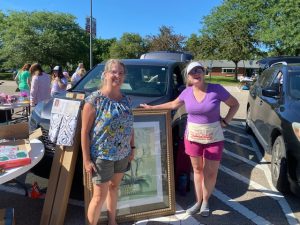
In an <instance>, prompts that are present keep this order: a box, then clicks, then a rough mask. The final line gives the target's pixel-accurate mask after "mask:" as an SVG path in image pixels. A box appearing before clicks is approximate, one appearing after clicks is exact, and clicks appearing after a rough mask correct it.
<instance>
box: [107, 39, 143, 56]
mask: <svg viewBox="0 0 300 225" xmlns="http://www.w3.org/2000/svg"><path fill="white" fill-rule="evenodd" d="M147 49H148V48H147V46H146V43H145V41H144V40H143V38H142V37H141V36H140V35H139V34H134V33H124V34H123V35H122V37H121V38H120V40H118V41H116V42H114V43H113V44H112V45H111V47H110V57H111V58H123V59H126V58H127V59H129V58H133V59H134V58H139V57H140V56H141V55H142V54H143V53H145V52H146V51H147Z"/></svg>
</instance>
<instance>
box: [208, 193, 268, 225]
mask: <svg viewBox="0 0 300 225" xmlns="http://www.w3.org/2000/svg"><path fill="white" fill-rule="evenodd" d="M213 195H214V196H215V197H217V198H218V199H219V200H221V201H222V202H224V203H225V204H226V205H228V206H230V207H231V208H233V209H234V210H235V211H237V212H238V213H240V214H242V215H243V216H245V217H246V218H248V219H250V220H251V221H252V222H253V223H255V224H257V225H268V224H272V223H270V222H269V221H268V220H266V219H264V218H263V217H261V216H258V215H257V214H256V213H254V212H253V211H251V210H249V209H248V208H247V207H245V206H243V205H242V204H240V203H238V202H236V201H235V200H234V199H231V198H230V197H228V196H227V195H225V194H224V193H222V192H221V191H219V190H218V189H217V188H215V190H214V192H213Z"/></svg>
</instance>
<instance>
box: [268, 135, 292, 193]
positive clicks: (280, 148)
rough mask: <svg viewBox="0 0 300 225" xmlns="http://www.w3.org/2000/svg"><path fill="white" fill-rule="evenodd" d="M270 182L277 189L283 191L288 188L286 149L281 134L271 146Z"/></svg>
mask: <svg viewBox="0 0 300 225" xmlns="http://www.w3.org/2000/svg"><path fill="white" fill-rule="evenodd" d="M271 174H272V183H273V185H274V186H275V187H276V188H277V190H278V191H280V192H282V193H285V192H287V191H288V190H289V183H288V179H287V161H286V150H285V144H284V140H283V137H282V136H278V137H277V138H276V140H275V142H274V144H273V146H272V160H271Z"/></svg>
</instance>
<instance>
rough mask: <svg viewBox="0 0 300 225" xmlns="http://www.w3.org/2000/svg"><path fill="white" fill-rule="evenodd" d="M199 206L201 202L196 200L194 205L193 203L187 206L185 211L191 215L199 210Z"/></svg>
mask: <svg viewBox="0 0 300 225" xmlns="http://www.w3.org/2000/svg"><path fill="white" fill-rule="evenodd" d="M200 207H201V202H197V203H196V204H195V205H193V206H192V207H191V208H188V209H187V210H186V211H185V213H186V214H188V215H193V214H195V213H197V212H199V209H200Z"/></svg>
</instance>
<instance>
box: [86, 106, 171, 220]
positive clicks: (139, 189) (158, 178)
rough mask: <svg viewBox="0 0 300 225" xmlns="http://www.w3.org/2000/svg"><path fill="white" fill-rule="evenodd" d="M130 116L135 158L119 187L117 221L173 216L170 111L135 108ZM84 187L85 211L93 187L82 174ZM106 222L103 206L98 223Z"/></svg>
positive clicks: (89, 180) (88, 179) (88, 178)
mask: <svg viewBox="0 0 300 225" xmlns="http://www.w3.org/2000/svg"><path fill="white" fill-rule="evenodd" d="M133 113H134V136H135V139H134V140H135V146H136V149H135V157H134V160H132V161H131V168H130V170H129V171H128V172H127V173H125V175H124V177H123V180H122V182H121V185H120V188H119V196H118V207H117V220H118V222H125V221H137V220H141V219H148V218H153V217H159V216H166V215H171V214H174V213H175V189H174V169H173V146H172V133H171V129H172V128H171V112H170V111H169V110H146V109H134V111H133ZM84 186H85V210H87V207H88V204H89V202H90V199H91V197H92V191H93V186H92V182H91V179H90V177H89V176H88V174H86V173H85V172H84ZM106 220H107V217H106V207H103V209H102V214H101V218H100V221H101V223H102V222H105V221H106ZM100 221H99V222H100Z"/></svg>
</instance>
